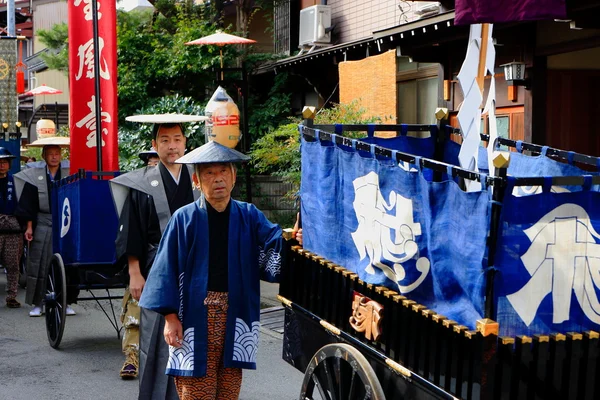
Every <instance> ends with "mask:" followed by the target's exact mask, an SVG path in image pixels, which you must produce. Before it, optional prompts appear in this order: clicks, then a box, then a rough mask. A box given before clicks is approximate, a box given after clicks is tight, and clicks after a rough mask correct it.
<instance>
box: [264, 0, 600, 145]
mask: <svg viewBox="0 0 600 400" xmlns="http://www.w3.org/2000/svg"><path fill="white" fill-rule="evenodd" d="M315 3H317V2H315V1H308V0H306V1H295V0H290V1H289V2H283V4H284V5H282V6H281V7H285V9H284V11H285V12H281V10H282V9H280V12H279V14H277V13H276V18H275V21H276V26H275V38H274V41H275V47H276V49H278V50H279V51H281V52H282V53H283V54H286V52H287V53H288V54H290V55H291V54H294V53H296V51H295V49H296V48H297V46H298V42H299V40H298V39H296V38H297V37H298V36H299V35H296V34H295V32H294V31H293V30H294V29H296V30H298V31H299V30H300V28H299V25H300V21H299V15H300V12H301V10H303V9H305V8H307V7H311V6H314V5H315ZM318 3H319V4H317V5H318V6H322V5H326V6H328V7H329V9H330V10H329V11H330V13H331V24H330V26H328V27H325V28H329V31H330V33H331V41H330V43H325V44H319V45H318V46H316V47H315V48H313V49H312V50H311V51H309V52H306V51H305V52H301V53H300V54H297V55H294V56H289V57H287V58H284V59H282V60H280V61H277V62H273V63H270V64H266V65H263V66H261V67H260V68H258V69H257V70H256V71H255V73H256V76H255V79H258V80H263V79H264V80H268V79H271V78H272V77H273V75H274V74H276V73H279V72H282V71H288V72H291V73H292V74H294V75H296V76H300V77H302V78H303V79H304V80H305V82H307V83H308V84H307V85H306V86H305V88H304V90H299V91H298V93H296V94H295V95H296V104H297V105H298V106H300V104H302V105H303V104H305V103H311V102H312V103H313V104H312V105H317V106H321V105H323V103H324V102H325V101H327V100H329V101H333V102H340V101H341V102H347V101H349V100H352V99H359V101H361V102H363V105H364V106H365V107H366V108H368V109H370V110H372V111H373V113H374V114H377V115H380V116H382V117H388V119H390V118H391V119H396V120H397V121H398V122H405V123H433V122H434V121H435V118H434V116H433V113H434V111H435V109H436V107H447V108H448V109H449V110H450V113H451V122H452V123H453V124H456V121H455V118H454V116H455V115H456V113H457V112H458V110H459V108H460V106H461V103H462V93H461V91H460V89H459V88H458V84H457V81H456V76H457V74H458V72H459V70H460V68H461V65H462V63H463V60H464V58H465V54H466V49H467V43H468V35H469V29H468V26H457V25H455V23H454V19H455V12H454V1H453V0H446V1H439V2H422V1H414V2H407V1H400V2H396V1H344V2H342V1H335V0H330V1H320V2H318ZM324 3H326V4H324ZM566 4H567V18H566V19H564V20H551V21H530V22H514V23H503V24H495V25H494V26H493V37H494V38H495V49H496V66H497V67H496V73H495V78H496V93H497V99H496V100H497V101H496V107H497V111H496V113H497V115H498V130H499V134H501V135H502V136H506V137H510V138H513V139H522V140H526V141H533V142H536V143H539V144H546V145H550V146H554V147H558V148H563V149H568V150H573V151H579V152H583V153H586V154H592V155H600V127H598V124H597V123H596V121H595V115H597V114H598V109H599V108H600V102H599V101H598V100H597V99H596V93H597V90H596V89H597V87H598V86H600V19H599V18H598V17H600V3H599V2H597V1H593V0H567V1H566ZM386 7H388V8H386ZM402 7H405V8H402ZM406 7H410V9H407V8H406ZM398 10H399V11H398ZM399 13H400V14H399ZM390 14H391V15H393V18H388V16H389V15H390ZM384 15H385V16H386V17H384ZM285 16H287V17H286V18H287V21H288V22H287V24H286V19H285V18H284V17H285ZM278 18H279V19H278ZM282 43H284V44H285V45H282ZM286 46H287V47H286ZM389 52H392V53H389ZM390 54H391V55H390ZM513 61H520V62H523V63H525V68H526V75H525V77H526V80H525V81H524V82H518V85H519V86H516V87H514V86H513V87H510V85H509V82H507V81H506V79H505V77H504V72H503V68H502V67H500V65H502V64H505V63H510V62H513ZM352 64H354V65H352ZM511 83H515V82H511ZM308 86H310V87H308ZM487 86H489V79H488V80H487V82H486V87H487ZM315 93H316V95H315ZM382 99H383V101H382ZM390 110H391V111H390ZM485 118H486V117H485V116H484V117H483V121H482V123H483V125H484V130H485V122H486V121H485Z"/></svg>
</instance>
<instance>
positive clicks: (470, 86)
mask: <svg viewBox="0 0 600 400" xmlns="http://www.w3.org/2000/svg"><path fill="white" fill-rule="evenodd" d="M492 28H493V25H491V24H490V25H489V29H488V37H487V38H483V40H487V41H488V46H487V52H486V56H485V73H486V74H488V73H491V75H492V81H491V85H490V91H489V94H488V99H487V102H486V108H485V112H489V113H490V135H492V134H493V136H494V137H493V140H494V141H493V142H492V140H490V143H494V145H495V141H496V140H497V139H496V138H497V136H498V135H497V130H496V116H495V105H496V100H495V99H496V85H495V82H494V78H493V77H494V63H495V59H496V51H495V49H494V44H493V41H492ZM481 32H482V26H481V24H476V25H471V30H470V33H469V45H468V47H467V56H466V57H465V61H464V62H463V65H462V67H461V69H460V72H459V74H458V82H459V84H460V87H461V89H462V91H463V93H464V100H463V103H462V106H461V108H460V111H459V112H458V122H459V124H460V128H461V130H462V134H463V143H462V145H461V147H460V152H459V154H458V160H459V163H460V166H461V167H462V168H464V169H468V170H471V171H475V172H477V171H478V168H477V164H478V152H479V144H480V143H481V137H480V133H481V115H482V111H481V103H482V101H483V95H482V93H481V90H480V88H479V85H478V84H477V71H478V68H479V59H480V57H479V55H480V52H481V44H482V38H481ZM493 148H494V147H492V146H490V147H488V149H489V150H488V151H493ZM488 160H489V161H490V163H491V155H490V154H488ZM490 168H493V166H492V164H490ZM490 173H492V172H491V171H490ZM466 186H467V191H469V192H475V191H478V190H481V184H480V183H479V182H478V181H467V182H466Z"/></svg>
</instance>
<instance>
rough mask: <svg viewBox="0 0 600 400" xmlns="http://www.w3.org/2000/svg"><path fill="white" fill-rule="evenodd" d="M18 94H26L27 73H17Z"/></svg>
mask: <svg viewBox="0 0 600 400" xmlns="http://www.w3.org/2000/svg"><path fill="white" fill-rule="evenodd" d="M17 93H18V94H23V93H25V73H24V72H23V71H17Z"/></svg>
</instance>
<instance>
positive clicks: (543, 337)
mask: <svg viewBox="0 0 600 400" xmlns="http://www.w3.org/2000/svg"><path fill="white" fill-rule="evenodd" d="M533 338H534V340H535V341H536V342H539V343H548V342H549V341H550V337H549V336H547V335H534V336H533Z"/></svg>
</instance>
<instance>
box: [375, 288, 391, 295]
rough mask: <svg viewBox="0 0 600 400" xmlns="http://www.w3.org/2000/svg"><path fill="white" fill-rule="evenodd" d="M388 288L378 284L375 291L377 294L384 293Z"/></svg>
mask: <svg viewBox="0 0 600 400" xmlns="http://www.w3.org/2000/svg"><path fill="white" fill-rule="evenodd" d="M386 290H388V288H386V287H385V286H377V287H376V288H375V293H377V294H382V293H384V292H385V291H386Z"/></svg>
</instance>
